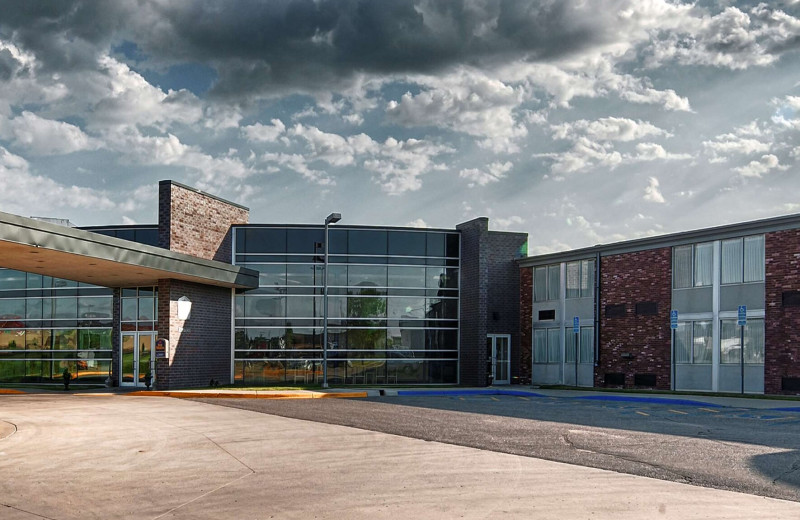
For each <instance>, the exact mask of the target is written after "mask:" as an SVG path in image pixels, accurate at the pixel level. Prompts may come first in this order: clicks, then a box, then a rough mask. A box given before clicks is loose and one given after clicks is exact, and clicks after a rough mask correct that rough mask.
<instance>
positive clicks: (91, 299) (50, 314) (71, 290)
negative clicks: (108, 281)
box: [0, 269, 113, 383]
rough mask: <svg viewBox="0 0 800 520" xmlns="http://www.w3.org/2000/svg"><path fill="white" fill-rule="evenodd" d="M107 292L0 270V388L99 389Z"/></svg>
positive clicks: (106, 364) (107, 328) (104, 363)
mask: <svg viewBox="0 0 800 520" xmlns="http://www.w3.org/2000/svg"><path fill="white" fill-rule="evenodd" d="M112 298H113V293H112V290H111V289H107V288H105V287H98V286H94V285H89V284H83V283H78V282H73V281H70V280H62V279H59V278H51V277H49V276H41V275H38V274H34V273H25V272H22V271H14V270H11V269H0V382H3V383H61V382H63V379H62V373H63V371H64V369H68V370H69V371H70V373H71V374H72V377H73V378H74V379H73V381H74V382H77V383H102V382H104V381H105V380H106V378H107V377H108V376H109V369H110V367H111V348H112V345H111V320H112Z"/></svg>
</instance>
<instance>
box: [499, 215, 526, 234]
mask: <svg viewBox="0 0 800 520" xmlns="http://www.w3.org/2000/svg"><path fill="white" fill-rule="evenodd" d="M523 224H525V219H524V218H522V217H520V216H518V215H512V216H510V217H494V218H493V219H492V227H493V228H495V229H497V230H499V231H508V230H509V229H519V227H520V226H521V225H523Z"/></svg>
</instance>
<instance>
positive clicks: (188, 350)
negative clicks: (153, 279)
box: [156, 280, 231, 390]
mask: <svg viewBox="0 0 800 520" xmlns="http://www.w3.org/2000/svg"><path fill="white" fill-rule="evenodd" d="M181 296H186V297H187V298H189V300H191V302H192V312H191V315H190V316H189V319H188V320H186V321H183V320H179V319H178V311H177V308H178V304H177V302H178V298H180V297H181ZM230 316H231V290H230V289H226V288H222V287H214V286H210V285H202V284H196V283H190V282H182V281H178V280H160V281H159V283H158V336H159V337H160V338H167V339H169V347H170V353H169V359H168V360H167V359H160V360H158V361H157V363H158V365H157V368H156V374H157V381H156V385H157V388H158V389H160V390H169V389H174V388H188V387H196V386H207V385H208V384H209V382H210V381H211V379H216V380H218V381H219V382H220V383H221V384H228V383H230V369H231V319H230ZM181 329H183V330H181Z"/></svg>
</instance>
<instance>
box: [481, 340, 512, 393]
mask: <svg viewBox="0 0 800 520" xmlns="http://www.w3.org/2000/svg"><path fill="white" fill-rule="evenodd" d="M486 337H487V338H489V339H491V340H492V384H496V385H509V384H511V334H487V335H486ZM500 338H505V340H506V356H505V361H504V363H505V364H506V379H497V372H498V370H497V343H498V342H497V340H498V339H500Z"/></svg>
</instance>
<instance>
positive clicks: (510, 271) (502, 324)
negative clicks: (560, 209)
mask: <svg viewBox="0 0 800 520" xmlns="http://www.w3.org/2000/svg"><path fill="white" fill-rule="evenodd" d="M527 241H528V235H527V234H524V233H504V232H493V231H490V232H489V234H488V235H487V236H486V247H487V261H488V265H487V270H488V275H489V277H488V279H487V280H486V281H485V282H484V283H486V284H487V285H488V286H489V292H488V305H489V308H488V313H487V317H486V318H487V322H486V333H487V334H511V377H512V381H518V380H519V377H520V376H521V375H522V373H523V372H522V370H523V368H522V366H521V359H522V351H523V349H522V343H521V339H520V300H519V285H520V273H519V266H518V265H517V262H516V259H517V258H519V256H520V248H521V247H522V245H523V244H524V243H525V242H527ZM486 355H487V356H489V355H491V352H487V353H486Z"/></svg>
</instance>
